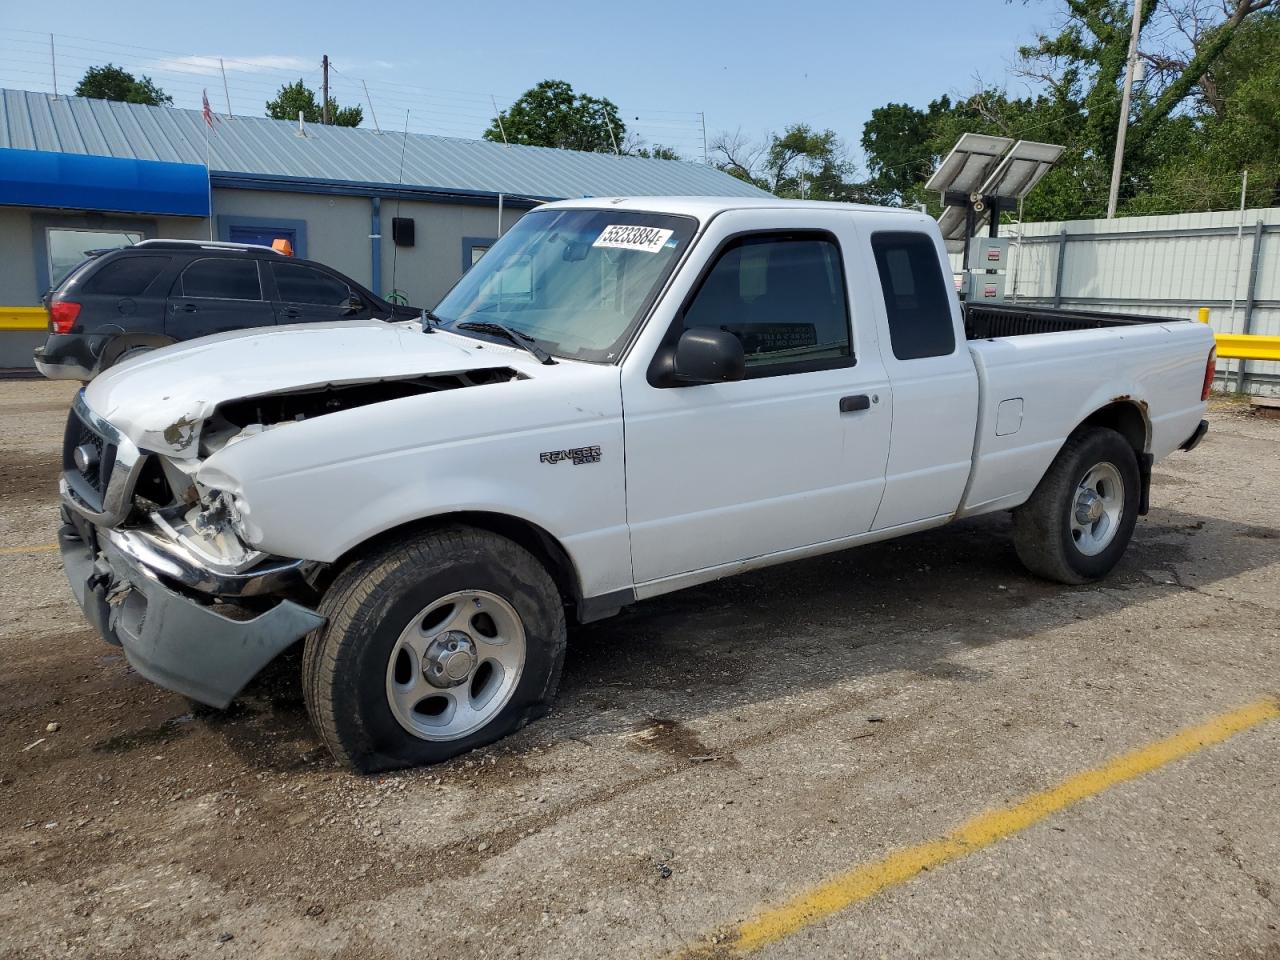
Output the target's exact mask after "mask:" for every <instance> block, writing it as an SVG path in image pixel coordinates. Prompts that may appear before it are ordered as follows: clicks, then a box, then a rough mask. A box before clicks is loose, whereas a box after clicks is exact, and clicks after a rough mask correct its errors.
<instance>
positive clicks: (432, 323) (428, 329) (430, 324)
mask: <svg viewBox="0 0 1280 960" xmlns="http://www.w3.org/2000/svg"><path fill="white" fill-rule="evenodd" d="M442 323H444V321H443V320H441V319H440V318H439V317H437V316H436V315H435V314H434V313H432V312H431V311H430V310H428V309H427V308H426V307H423V308H422V332H423V333H435V332H436V331H435V328H436V327H438V326H440V325H441V324H442Z"/></svg>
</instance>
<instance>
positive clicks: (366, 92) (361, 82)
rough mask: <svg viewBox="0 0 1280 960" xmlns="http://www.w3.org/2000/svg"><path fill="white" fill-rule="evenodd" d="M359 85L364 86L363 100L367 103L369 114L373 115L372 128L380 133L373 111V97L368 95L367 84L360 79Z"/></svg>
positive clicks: (376, 116) (380, 129) (376, 117)
mask: <svg viewBox="0 0 1280 960" xmlns="http://www.w3.org/2000/svg"><path fill="white" fill-rule="evenodd" d="M360 86H362V87H364V100H365V103H367V104H369V116H371V117H373V129H375V130H377V131H378V133H381V132H382V128H381V127H380V126H378V115H377V114H376V113H374V112H373V99H372V98H371V97H370V96H369V85H368V84H367V83H365V82H364V81H363V80H361V81H360Z"/></svg>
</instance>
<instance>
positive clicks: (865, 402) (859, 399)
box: [840, 393, 871, 413]
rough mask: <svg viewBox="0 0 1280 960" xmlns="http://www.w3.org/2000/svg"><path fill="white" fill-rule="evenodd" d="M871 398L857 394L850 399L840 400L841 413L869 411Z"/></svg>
mask: <svg viewBox="0 0 1280 960" xmlns="http://www.w3.org/2000/svg"><path fill="white" fill-rule="evenodd" d="M870 409H871V398H870V397H868V396H867V395H866V394H865V393H859V394H856V395H854V396H852V397H841V398H840V412H841V413H855V412H856V411H858V410H870Z"/></svg>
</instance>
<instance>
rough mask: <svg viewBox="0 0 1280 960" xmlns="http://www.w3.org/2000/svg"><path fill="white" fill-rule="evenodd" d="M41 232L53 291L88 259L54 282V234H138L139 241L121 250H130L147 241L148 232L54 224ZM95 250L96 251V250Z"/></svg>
mask: <svg viewBox="0 0 1280 960" xmlns="http://www.w3.org/2000/svg"><path fill="white" fill-rule="evenodd" d="M41 232H42V233H43V234H44V267H45V273H46V275H47V276H48V278H49V283H48V287H49V289H51V290H53V289H57V287H59V286H61V285H62V282H63V281H64V280H66V279H67V278H68V277H70V276H71V274H72V273H74V272H75V269H76V267H78V266H80V265H81V264H83V263H84V262H85V259H86V258H84V257H82V258H81V259H80V260H78V261H77V262H76V263H73V264H72V265H71V266H70V267H69V268H68V269H67V272H66V273H64V274H63V275H62V276H61V277H59V278H58V280H57V281H56V282H55V281H54V279H53V234H54V233H98V234H112V233H118V234H122V235H125V236H128V235H129V234H136V235H137V237H138V239H137V240H135V241H133V242H132V243H130V244H128V246H126V247H121V249H128V248H129V247H134V246H137V245H138V244H139V243H141V242H142V241H143V240H145V239H147V234H146V231H145V230H143V229H141V228H140V227H119V228H117V227H110V226H101V227H81V226H70V225H66V224H59V223H54V224H48V225H46V226H45V227H44V229H43V230H42V231H41ZM95 249H96V248H95Z"/></svg>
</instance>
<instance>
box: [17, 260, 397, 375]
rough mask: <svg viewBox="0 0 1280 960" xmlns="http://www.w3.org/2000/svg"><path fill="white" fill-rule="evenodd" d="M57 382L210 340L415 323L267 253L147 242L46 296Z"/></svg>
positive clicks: (42, 354)
mask: <svg viewBox="0 0 1280 960" xmlns="http://www.w3.org/2000/svg"><path fill="white" fill-rule="evenodd" d="M44 303H45V307H46V308H47V309H48V311H49V339H48V340H46V341H45V344H44V346H42V347H40V348H38V349H37V350H36V352H35V362H36V367H37V368H38V369H39V370H40V372H41V373H42V374H44V375H45V376H46V377H48V378H50V379H51V380H91V379H93V377H95V376H96V375H97V374H99V373H101V372H102V371H103V370H106V369H107V368H108V367H111V366H113V365H114V364H116V363H118V362H119V361H120V360H122V359H124V358H125V357H130V356H134V355H135V354H138V353H141V352H143V351H146V350H154V349H155V348H156V347H163V346H166V345H167V344H170V343H177V342H178V341H180V340H192V339H194V338H196V337H203V336H206V335H207V334H211V333H221V332H223V331H226V330H240V329H243V328H245V327H268V326H272V325H274V324H283V323H312V322H318V321H324V320H355V319H365V318H370V317H374V318H379V319H383V320H411V319H413V318H415V317H417V316H419V315H421V312H422V311H421V310H418V309H415V308H413V307H407V306H400V305H396V304H391V303H388V302H387V301H385V300H383V299H382V298H381V297H378V296H377V295H375V294H373V293H371V292H369V291H368V290H366V289H365V288H364V287H362V286H360V284H358V283H356V282H355V281H354V280H352V279H351V278H349V277H345V276H343V275H342V274H340V273H338V272H337V271H336V270H332V269H330V268H329V267H326V266H323V265H322V264H319V263H314V262H312V261H310V260H297V259H294V258H293V257H288V256H285V255H284V254H282V253H279V252H277V251H276V250H273V249H272V248H270V247H260V246H254V245H251V244H241V243H214V242H212V241H210V242H205V241H202V240H143V241H142V242H141V243H138V244H135V245H134V246H132V247H123V248H121V249H116V250H108V251H102V252H100V253H98V255H97V256H90V258H89V259H88V260H85V261H84V262H82V263H80V264H79V265H78V266H76V267H75V268H74V269H72V271H71V272H70V273H68V274H67V276H66V277H65V278H64V279H63V280H62V282H61V283H59V284H58V286H57V287H56V288H55V289H54V290H51V291H50V292H49V293H47V294H46V295H45V297H44Z"/></svg>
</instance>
